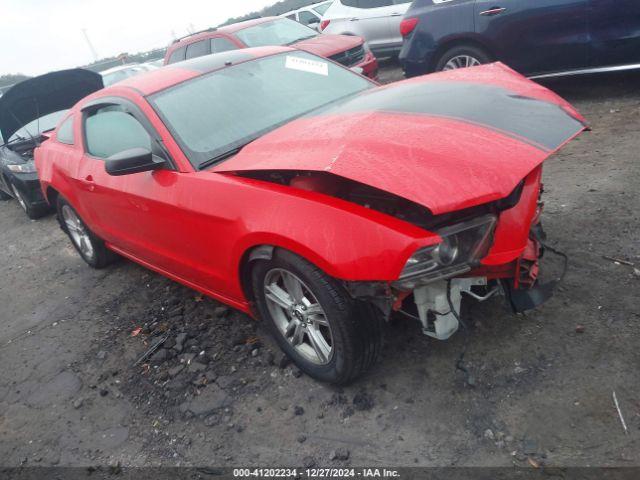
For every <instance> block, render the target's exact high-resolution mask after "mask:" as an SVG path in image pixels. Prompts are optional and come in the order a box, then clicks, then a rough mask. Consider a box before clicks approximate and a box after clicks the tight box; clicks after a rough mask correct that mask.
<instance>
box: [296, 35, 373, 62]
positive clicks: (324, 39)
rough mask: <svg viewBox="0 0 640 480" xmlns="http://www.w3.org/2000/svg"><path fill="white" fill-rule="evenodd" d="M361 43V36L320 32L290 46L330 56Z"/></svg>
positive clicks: (322, 55)
mask: <svg viewBox="0 0 640 480" xmlns="http://www.w3.org/2000/svg"><path fill="white" fill-rule="evenodd" d="M363 43H364V41H363V40H362V38H360V37H354V36H352V35H331V34H320V35H318V36H316V37H313V38H310V39H308V40H303V41H301V42H297V43H294V44H293V45H291V46H292V47H294V48H297V49H300V50H304V51H305V52H309V53H313V54H315V55H319V56H321V57H330V56H331V55H335V54H336V53H340V52H344V51H346V50H350V49H352V48H356V47H357V46H359V45H362V44H363Z"/></svg>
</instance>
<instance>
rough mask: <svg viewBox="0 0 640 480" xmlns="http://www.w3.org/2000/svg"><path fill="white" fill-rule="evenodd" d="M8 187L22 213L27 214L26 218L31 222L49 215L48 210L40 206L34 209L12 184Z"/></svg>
mask: <svg viewBox="0 0 640 480" xmlns="http://www.w3.org/2000/svg"><path fill="white" fill-rule="evenodd" d="M9 185H10V186H11V190H12V191H13V195H14V197H15V199H16V200H17V201H18V203H19V204H20V206H21V207H22V210H24V213H26V214H27V217H29V218H30V219H31V220H37V219H38V218H40V217H43V216H45V215H46V214H47V213H49V209H48V208H46V207H42V206H38V207H35V206H33V205H32V204H31V203H30V202H29V200H28V199H27V197H25V196H24V195H23V194H22V192H21V191H20V189H19V188H18V187H17V186H16V185H15V184H14V183H10V184H9Z"/></svg>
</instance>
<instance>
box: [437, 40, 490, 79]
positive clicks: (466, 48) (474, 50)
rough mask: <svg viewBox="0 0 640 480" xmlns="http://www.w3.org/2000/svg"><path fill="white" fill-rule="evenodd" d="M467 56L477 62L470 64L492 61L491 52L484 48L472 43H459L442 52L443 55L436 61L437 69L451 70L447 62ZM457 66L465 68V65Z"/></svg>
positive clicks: (438, 70)
mask: <svg viewBox="0 0 640 480" xmlns="http://www.w3.org/2000/svg"><path fill="white" fill-rule="evenodd" d="M465 57H466V58H469V59H472V60H473V62H477V63H475V64H474V65H468V66H475V65H480V64H484V63H489V62H490V61H491V57H490V56H489V54H488V53H487V52H485V51H484V50H482V49H481V48H478V47H475V46H472V45H458V46H457V47H453V48H450V49H449V50H447V51H445V52H444V53H443V54H442V56H441V57H440V58H439V59H438V61H437V62H436V66H435V71H436V72H440V71H442V70H445V69H446V70H449V69H450V68H447V64H448V63H449V62H451V61H452V60H454V59H456V58H461V59H462V58H465ZM453 63H457V62H455V61H454V62H453ZM455 68H463V66H462V65H461V66H459V67H455Z"/></svg>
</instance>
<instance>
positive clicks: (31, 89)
mask: <svg viewBox="0 0 640 480" xmlns="http://www.w3.org/2000/svg"><path fill="white" fill-rule="evenodd" d="M101 88H103V85H102V77H101V76H100V74H98V73H95V72H92V71H90V70H84V69H81V68H74V69H71V70H62V71H59V72H51V73H47V74H45V75H41V76H39V77H34V78H30V79H29V80H25V81H23V82H20V83H18V84H17V85H15V86H13V87H11V89H9V90H8V91H7V92H6V93H5V94H4V95H3V96H2V97H0V134H1V135H2V138H4V139H9V138H10V137H11V136H12V135H13V134H14V133H15V132H16V131H18V130H19V129H20V128H22V127H23V126H25V125H26V124H28V123H29V122H31V121H33V120H35V119H37V118H40V117H43V116H45V115H47V114H49V113H53V112H58V111H60V110H65V109H68V108H71V107H73V105H75V104H76V103H77V102H78V101H79V100H81V99H83V98H84V97H86V96H87V95H89V94H91V93H93V92H95V91H97V90H100V89H101Z"/></svg>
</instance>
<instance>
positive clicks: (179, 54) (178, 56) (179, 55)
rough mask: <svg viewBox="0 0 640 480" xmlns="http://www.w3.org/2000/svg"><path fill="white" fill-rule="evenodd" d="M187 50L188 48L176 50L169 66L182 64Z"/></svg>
mask: <svg viewBox="0 0 640 480" xmlns="http://www.w3.org/2000/svg"><path fill="white" fill-rule="evenodd" d="M185 50H186V48H184V47H182V48H178V49H177V50H175V51H174V52H173V53H172V54H171V56H170V57H169V61H168V62H167V65H168V64H171V63H176V62H181V61H183V60H184V55H185V53H186V52H185Z"/></svg>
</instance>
